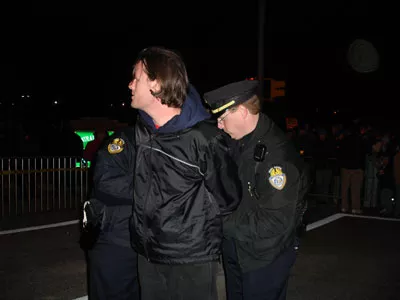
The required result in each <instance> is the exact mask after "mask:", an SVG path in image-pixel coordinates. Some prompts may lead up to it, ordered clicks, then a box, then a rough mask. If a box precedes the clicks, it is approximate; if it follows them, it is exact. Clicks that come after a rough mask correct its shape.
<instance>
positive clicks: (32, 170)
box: [0, 157, 89, 218]
mask: <svg viewBox="0 0 400 300" xmlns="http://www.w3.org/2000/svg"><path fill="white" fill-rule="evenodd" d="M88 179H89V172H88V168H87V166H86V165H85V163H84V161H82V160H81V159H80V158H77V157H32V158H23V157H10V158H0V218H2V217H8V216H16V215H24V214H29V213H37V212H45V211H56V210H65V209H77V208H79V207H80V204H81V203H82V202H83V201H84V200H85V199H86V196H87V193H88V184H89V182H88Z"/></svg>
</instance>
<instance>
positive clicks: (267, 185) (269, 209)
mask: <svg viewBox="0 0 400 300" xmlns="http://www.w3.org/2000/svg"><path fill="white" fill-rule="evenodd" d="M262 166H263V170H261V173H260V179H259V181H260V182H259V184H258V185H257V191H253V197H252V198H251V200H253V201H246V202H243V203H242V204H241V205H240V206H239V208H238V209H237V210H236V211H235V212H234V213H233V214H231V215H229V216H227V217H226V218H225V219H224V234H225V235H226V236H230V237H234V238H235V239H237V240H239V241H247V242H248V241H255V240H260V239H273V238H276V239H279V237H280V236H281V235H283V234H284V233H285V232H287V231H288V230H292V229H295V226H296V224H295V223H296V220H295V215H296V203H297V200H298V191H299V187H300V176H299V171H298V169H297V167H295V166H294V165H293V164H291V163H283V162H279V161H276V162H275V163H272V164H266V165H262ZM254 194H257V196H256V195H254Z"/></svg>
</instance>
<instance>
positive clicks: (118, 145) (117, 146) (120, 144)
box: [107, 138, 125, 154]
mask: <svg viewBox="0 0 400 300" xmlns="http://www.w3.org/2000/svg"><path fill="white" fill-rule="evenodd" d="M124 145H125V142H124V140H123V139H121V138H116V139H113V141H112V142H111V143H110V144H108V147H107V150H108V153H110V154H117V153H120V152H122V151H123V150H124Z"/></svg>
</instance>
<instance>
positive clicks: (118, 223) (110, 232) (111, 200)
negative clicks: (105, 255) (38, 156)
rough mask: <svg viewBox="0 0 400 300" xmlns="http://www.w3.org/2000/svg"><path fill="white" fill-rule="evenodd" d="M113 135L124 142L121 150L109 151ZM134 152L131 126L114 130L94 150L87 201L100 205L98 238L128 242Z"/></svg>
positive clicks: (112, 241)
mask: <svg viewBox="0 0 400 300" xmlns="http://www.w3.org/2000/svg"><path fill="white" fill-rule="evenodd" d="M117 138H119V139H122V141H123V143H124V145H123V147H122V150H121V151H118V150H117V151H113V149H111V151H109V147H110V145H112V143H113V141H114V140H115V139H117ZM110 152H111V153H110ZM117 152H118V153H117ZM135 153H136V152H135V143H134V129H133V128H132V127H126V128H124V129H122V130H120V131H117V132H115V133H114V134H113V135H112V136H111V137H110V138H108V139H107V140H105V141H104V142H103V144H102V146H101V147H100V148H99V150H98V152H97V155H96V159H95V162H94V171H93V191H92V199H91V201H95V202H99V203H100V204H101V205H103V208H104V209H103V211H102V213H103V220H102V225H101V232H100V237H99V242H106V243H112V244H116V245H120V246H124V247H130V246H131V245H130V234H129V218H130V216H131V214H132V202H133V172H134V165H135V160H134V159H135ZM98 206H99V205H97V207H98Z"/></svg>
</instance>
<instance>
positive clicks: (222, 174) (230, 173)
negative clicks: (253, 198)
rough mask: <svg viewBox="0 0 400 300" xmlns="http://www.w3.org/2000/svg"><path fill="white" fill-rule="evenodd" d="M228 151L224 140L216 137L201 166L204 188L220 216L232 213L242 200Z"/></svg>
mask: <svg viewBox="0 0 400 300" xmlns="http://www.w3.org/2000/svg"><path fill="white" fill-rule="evenodd" d="M228 151H229V149H228V147H227V146H226V144H225V142H224V140H223V139H222V138H220V137H219V136H217V137H216V138H214V139H213V140H212V141H211V142H210V144H209V145H208V148H207V149H206V151H205V155H204V160H203V161H202V164H201V165H202V166H203V168H202V169H203V171H204V177H205V185H206V188H207V190H208V192H209V194H210V196H211V197H212V200H214V201H215V202H216V203H217V204H218V207H219V211H220V214H221V215H227V214H230V213H231V212H233V211H234V210H235V209H236V208H237V207H238V205H239V203H240V201H241V198H242V185H241V182H240V179H239V174H238V167H237V164H236V162H235V161H234V159H233V158H232V157H231V155H229V152H228Z"/></svg>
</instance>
